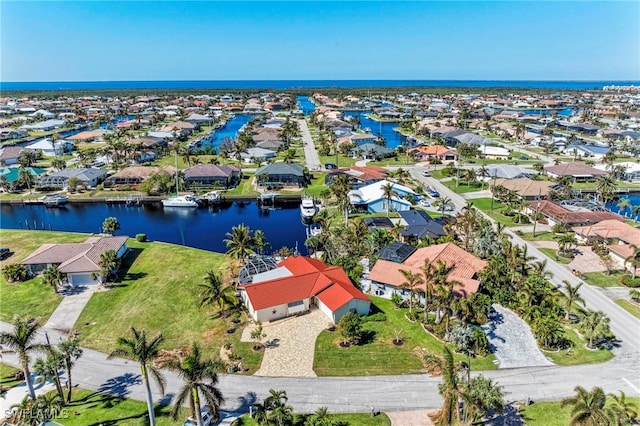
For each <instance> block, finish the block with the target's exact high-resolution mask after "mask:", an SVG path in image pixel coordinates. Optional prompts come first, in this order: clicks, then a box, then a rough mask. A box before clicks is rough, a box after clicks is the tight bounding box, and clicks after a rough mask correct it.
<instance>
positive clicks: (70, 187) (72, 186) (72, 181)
mask: <svg viewBox="0 0 640 426" xmlns="http://www.w3.org/2000/svg"><path fill="white" fill-rule="evenodd" d="M80 185H82V181H81V180H80V179H79V178H77V177H75V176H74V177H72V178H69V180H67V191H69V192H76V189H78V187H79V186H80Z"/></svg>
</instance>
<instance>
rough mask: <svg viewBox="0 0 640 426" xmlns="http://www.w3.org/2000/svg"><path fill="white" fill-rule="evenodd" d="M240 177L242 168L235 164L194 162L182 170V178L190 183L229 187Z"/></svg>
mask: <svg viewBox="0 0 640 426" xmlns="http://www.w3.org/2000/svg"><path fill="white" fill-rule="evenodd" d="M241 177H242V170H241V169H240V168H238V167H236V166H230V165H226V164H225V165H221V166H218V165H215V164H196V165H195V166H193V167H190V168H188V169H187V170H185V172H184V180H185V182H187V183H190V184H194V183H195V184H200V185H215V184H218V185H220V186H224V187H227V188H228V187H231V186H233V185H234V184H235V183H237V182H238V180H240V178H241Z"/></svg>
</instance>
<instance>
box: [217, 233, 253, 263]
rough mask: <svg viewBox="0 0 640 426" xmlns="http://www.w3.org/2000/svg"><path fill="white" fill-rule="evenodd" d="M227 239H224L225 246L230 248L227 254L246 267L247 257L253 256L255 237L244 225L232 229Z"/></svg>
mask: <svg viewBox="0 0 640 426" xmlns="http://www.w3.org/2000/svg"><path fill="white" fill-rule="evenodd" d="M226 236H227V238H225V239H224V242H225V244H226V245H227V247H228V248H229V250H227V254H228V255H229V256H231V257H232V258H234V259H238V260H240V262H241V263H242V264H243V265H244V263H245V262H246V259H247V257H248V256H249V255H250V254H253V253H254V251H253V250H252V249H251V247H253V245H254V243H253V237H252V235H251V230H250V229H249V227H248V226H246V225H245V224H244V223H242V224H240V225H238V226H234V227H233V228H231V232H227V234H226Z"/></svg>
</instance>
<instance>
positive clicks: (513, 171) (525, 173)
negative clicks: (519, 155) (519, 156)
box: [484, 164, 537, 180]
mask: <svg viewBox="0 0 640 426" xmlns="http://www.w3.org/2000/svg"><path fill="white" fill-rule="evenodd" d="M486 168H487V173H486V175H485V176H484V177H485V178H486V180H488V179H495V178H503V179H518V178H527V177H530V176H533V175H535V174H537V172H536V171H535V170H532V169H527V168H525V167H522V166H513V165H511V164H489V165H487V166H486Z"/></svg>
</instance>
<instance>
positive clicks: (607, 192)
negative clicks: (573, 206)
mask: <svg viewBox="0 0 640 426" xmlns="http://www.w3.org/2000/svg"><path fill="white" fill-rule="evenodd" d="M615 189H616V181H615V179H614V178H613V177H611V176H609V175H603V176H599V177H598V179H597V180H596V192H597V193H598V196H599V197H600V199H601V200H602V201H603V203H606V202H607V201H609V200H611V199H612V198H613V197H614V191H615Z"/></svg>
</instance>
